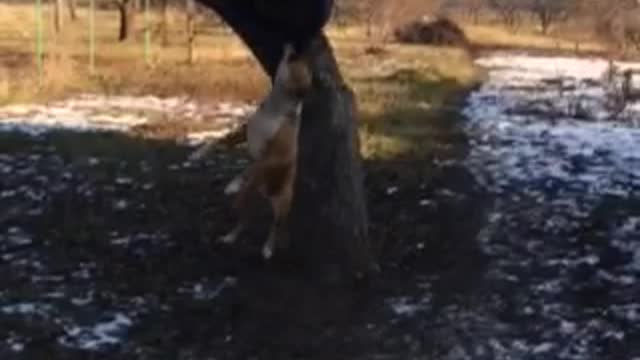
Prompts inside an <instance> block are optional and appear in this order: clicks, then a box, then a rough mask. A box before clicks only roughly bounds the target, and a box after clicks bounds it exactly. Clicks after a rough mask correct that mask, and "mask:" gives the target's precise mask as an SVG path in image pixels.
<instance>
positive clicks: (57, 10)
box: [53, 0, 64, 33]
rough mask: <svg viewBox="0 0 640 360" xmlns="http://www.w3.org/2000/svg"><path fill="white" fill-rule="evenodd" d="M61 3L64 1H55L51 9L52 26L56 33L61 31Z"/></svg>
mask: <svg viewBox="0 0 640 360" xmlns="http://www.w3.org/2000/svg"><path fill="white" fill-rule="evenodd" d="M63 1H64V0H55V3H54V7H53V25H54V28H55V30H56V32H57V33H58V32H60V31H62V23H63V20H62V8H63V5H64V4H63Z"/></svg>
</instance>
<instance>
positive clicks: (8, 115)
mask: <svg viewBox="0 0 640 360" xmlns="http://www.w3.org/2000/svg"><path fill="white" fill-rule="evenodd" d="M254 109H255V106H253V105H250V104H246V103H228V102H221V103H202V102H197V101H194V100H190V99H187V98H185V97H173V98H164V99H162V98H158V97H154V96H140V97H133V96H101V95H90V94H86V95H82V96H79V97H75V98H71V99H67V100H64V101H56V102H51V103H48V104H45V105H37V104H21V105H10V106H5V107H0V131H12V132H14V131H15V132H22V133H26V134H29V135H32V136H38V135H41V134H43V133H46V132H48V131H52V130H72V131H123V132H126V131H128V130H130V129H131V128H133V127H136V126H139V125H143V124H147V123H149V122H150V121H151V119H152V118H156V117H159V118H164V119H177V120H179V121H185V120H191V121H200V122H202V121H206V122H207V124H209V123H210V124H211V125H215V126H216V127H221V128H223V130H220V132H222V131H225V130H226V131H228V129H229V127H231V126H233V125H235V124H237V123H238V121H239V120H240V119H241V118H243V117H245V116H247V114H249V113H250V112H252V111H253V110H254ZM209 135H219V132H217V133H211V134H209ZM202 136H205V135H204V134H200V135H198V134H194V135H192V136H191V137H193V138H195V140H194V141H201V140H202V139H201V138H199V137H202ZM92 165H93V164H92Z"/></svg>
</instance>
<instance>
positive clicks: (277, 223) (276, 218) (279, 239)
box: [262, 186, 293, 260]
mask: <svg viewBox="0 0 640 360" xmlns="http://www.w3.org/2000/svg"><path fill="white" fill-rule="evenodd" d="M292 198H293V188H292V186H284V187H283V188H282V191H281V192H280V193H279V194H276V195H273V196H271V198H270V200H271V206H272V207H273V223H272V224H271V230H270V231H269V237H268V238H267V241H266V242H265V243H264V245H263V247H262V256H264V258H265V259H267V260H268V259H270V258H271V257H272V256H273V253H274V252H275V249H276V248H285V247H286V246H287V242H288V239H287V237H288V233H287V225H288V218H289V210H290V209H291V200H292Z"/></svg>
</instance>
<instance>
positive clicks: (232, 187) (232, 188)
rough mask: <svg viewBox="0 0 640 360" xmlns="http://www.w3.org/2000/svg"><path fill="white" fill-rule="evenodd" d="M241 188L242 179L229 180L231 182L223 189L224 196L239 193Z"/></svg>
mask: <svg viewBox="0 0 640 360" xmlns="http://www.w3.org/2000/svg"><path fill="white" fill-rule="evenodd" d="M241 187H242V179H241V178H239V177H237V178H235V179H233V180H231V182H230V183H229V184H228V185H227V187H225V188H224V194H225V195H233V194H236V193H238V192H239V191H240V188H241Z"/></svg>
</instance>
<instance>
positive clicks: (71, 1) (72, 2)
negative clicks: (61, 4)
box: [67, 0, 78, 21]
mask: <svg viewBox="0 0 640 360" xmlns="http://www.w3.org/2000/svg"><path fill="white" fill-rule="evenodd" d="M67 6H68V7H69V17H70V18H71V21H76V20H77V19H78V14H77V12H76V0H67Z"/></svg>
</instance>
